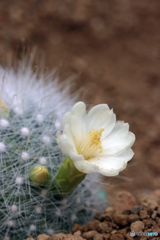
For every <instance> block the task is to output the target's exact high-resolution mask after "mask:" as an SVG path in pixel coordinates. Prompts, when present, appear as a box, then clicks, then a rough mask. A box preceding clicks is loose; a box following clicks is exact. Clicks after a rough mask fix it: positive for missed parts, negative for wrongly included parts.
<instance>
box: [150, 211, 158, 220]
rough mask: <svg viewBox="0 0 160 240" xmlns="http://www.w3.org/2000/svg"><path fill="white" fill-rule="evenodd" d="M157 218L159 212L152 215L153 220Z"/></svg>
mask: <svg viewBox="0 0 160 240" xmlns="http://www.w3.org/2000/svg"><path fill="white" fill-rule="evenodd" d="M156 217H157V211H154V212H153V213H152V216H151V218H152V219H155V218H156Z"/></svg>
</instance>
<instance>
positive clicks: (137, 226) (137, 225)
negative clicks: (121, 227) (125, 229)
mask: <svg viewBox="0 0 160 240" xmlns="http://www.w3.org/2000/svg"><path fill="white" fill-rule="evenodd" d="M143 229H144V223H143V222H142V221H136V222H133V223H132V224H131V231H133V232H142V231H143Z"/></svg>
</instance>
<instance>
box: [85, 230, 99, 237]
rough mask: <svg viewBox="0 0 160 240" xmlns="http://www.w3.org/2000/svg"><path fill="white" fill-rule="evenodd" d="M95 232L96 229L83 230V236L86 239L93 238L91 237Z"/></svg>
mask: <svg viewBox="0 0 160 240" xmlns="http://www.w3.org/2000/svg"><path fill="white" fill-rule="evenodd" d="M96 233H97V231H95V230H92V231H89V232H84V233H83V237H84V238H86V239H93V237H94V235H95V234H96Z"/></svg>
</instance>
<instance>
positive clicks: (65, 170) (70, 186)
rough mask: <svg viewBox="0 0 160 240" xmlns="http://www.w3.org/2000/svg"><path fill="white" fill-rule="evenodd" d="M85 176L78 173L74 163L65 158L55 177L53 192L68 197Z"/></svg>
mask: <svg viewBox="0 0 160 240" xmlns="http://www.w3.org/2000/svg"><path fill="white" fill-rule="evenodd" d="M85 176H86V174H85V173H82V172H80V171H78V170H77V169H76V167H75V166H74V162H73V161H72V160H71V159H70V157H69V156H67V157H66V158H65V159H64V160H63V163H62V165H61V167H60V168H59V170H58V172H57V174H56V176H55V179H54V182H53V185H54V190H55V189H56V190H57V193H59V194H60V195H68V194H70V193H72V191H73V190H74V189H75V188H76V187H77V186H78V184H79V183H81V182H82V180H83V179H84V178H85Z"/></svg>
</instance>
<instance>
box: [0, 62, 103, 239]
mask: <svg viewBox="0 0 160 240" xmlns="http://www.w3.org/2000/svg"><path fill="white" fill-rule="evenodd" d="M74 101H75V97H74V96H72V95H71V94H69V88H68V86H67V85H66V86H64V84H58V79H57V77H56V76H55V72H54V71H53V72H51V73H47V74H43V73H41V72H40V71H39V69H37V70H34V71H33V68H32V64H31V63H30V61H26V60H24V61H22V62H20V63H19V65H18V68H17V69H14V68H12V69H7V68H6V69H3V68H2V67H0V239H6V240H8V239H10V240H15V239H16V240H22V239H26V238H27V237H30V236H31V235H32V234H33V237H34V238H36V236H37V235H38V234H41V233H46V234H48V235H52V234H53V233H57V232H68V231H70V230H71V227H72V226H73V223H74V222H77V223H80V224H85V223H86V222H87V221H88V220H91V219H92V217H93V215H94V213H95V211H97V209H98V206H100V205H101V204H100V203H99V202H100V201H101V200H100V199H99V198H98V196H97V194H96V193H97V191H98V187H96V184H95V182H96V180H95V177H96V175H94V174H91V176H90V174H89V175H87V177H86V178H85V180H83V181H82V183H81V184H79V185H78V187H77V188H76V189H75V190H74V191H73V192H72V193H71V194H70V195H68V196H64V197H62V198H59V197H58V198H57V194H55V190H54V189H56V187H55V186H53V181H54V178H55V175H56V173H57V170H58V169H59V168H60V166H61V164H62V161H63V159H64V158H65V157H66V155H65V154H63V153H62V152H61V150H60V149H59V147H58V145H57V141H56V132H57V131H58V130H61V124H60V123H61V119H62V116H63V114H64V113H65V112H67V111H68V110H70V109H71V106H72V105H73V103H74ZM57 184H58V183H57ZM55 185H56V183H55ZM92 185H93V186H92Z"/></svg>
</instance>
